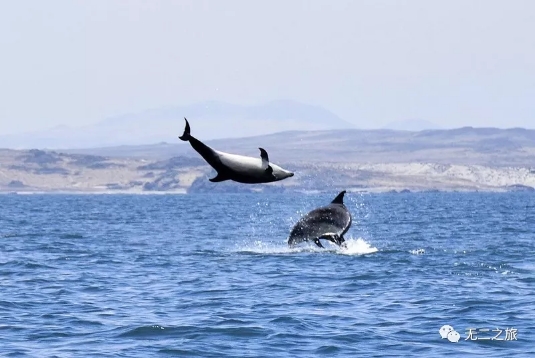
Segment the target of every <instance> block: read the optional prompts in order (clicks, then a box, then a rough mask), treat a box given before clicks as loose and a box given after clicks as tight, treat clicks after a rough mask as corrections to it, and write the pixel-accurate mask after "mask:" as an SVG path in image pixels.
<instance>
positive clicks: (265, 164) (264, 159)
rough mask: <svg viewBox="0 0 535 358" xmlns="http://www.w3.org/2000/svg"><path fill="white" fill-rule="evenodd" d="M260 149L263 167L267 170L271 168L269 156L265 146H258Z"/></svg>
mask: <svg viewBox="0 0 535 358" xmlns="http://www.w3.org/2000/svg"><path fill="white" fill-rule="evenodd" d="M258 149H260V158H262V169H264V170H266V169H268V168H269V157H268V154H267V152H266V150H265V149H264V148H258Z"/></svg>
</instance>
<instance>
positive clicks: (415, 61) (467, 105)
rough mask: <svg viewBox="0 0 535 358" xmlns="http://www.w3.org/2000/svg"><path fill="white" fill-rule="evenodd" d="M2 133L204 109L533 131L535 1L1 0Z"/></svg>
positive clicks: (372, 124)
mask: <svg viewBox="0 0 535 358" xmlns="http://www.w3.org/2000/svg"><path fill="white" fill-rule="evenodd" d="M0 46H1V52H0V96H1V100H0V134H6V133H13V132H20V131H27V130H34V129H42V128H48V127H53V126H56V125H59V124H66V125H70V126H79V125H85V124H90V123H94V122H97V121H100V120H102V119H105V118H107V117H110V116H114V115H118V114H123V113H128V112H136V111H141V110H144V109H148V108H155V107H161V106H168V105H186V104H191V103H193V102H198V101H203V100H220V101H227V102H231V103H235V104H254V103H261V102H264V101H268V100H274V99H294V100H298V101H303V102H306V103H309V104H316V105H321V106H323V107H325V108H327V109H329V110H331V111H333V112H334V113H336V114H338V115H339V116H341V117H342V118H343V119H345V120H347V121H350V122H353V123H355V124H356V125H357V126H359V127H361V128H378V127H382V126H384V125H385V124H387V123H389V122H392V121H397V120H404V119H415V118H418V119H425V120H429V121H432V122H435V123H436V124H438V125H441V126H444V127H456V126H464V125H473V126H497V127H512V126H524V127H531V128H535V1H532V0H526V1H515V0H508V1H489V0H481V1H470V0H461V1H452V0H443V1H428V0H423V1H416V0H415V1H399V0H398V1H393V0H392V1H378V0H373V1H371V0H370V1H351V0H349V1H342V0H335V1H313V0H308V1H297V0H292V1H273V0H269V1H248V0H244V1H229V0H225V1H217V0H213V1H199V0H192V1H179V0H177V1H154V0H151V1H147V0H143V1H132V0H129V1H126V0H123V1H108V0H99V1H89V0H86V1H73V0H65V1H51V0H47V1H41V0H36V1H2V2H1V3H0Z"/></svg>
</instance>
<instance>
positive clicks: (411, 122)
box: [383, 119, 442, 132]
mask: <svg viewBox="0 0 535 358" xmlns="http://www.w3.org/2000/svg"><path fill="white" fill-rule="evenodd" d="M383 129H392V130H397V131H411V132H419V131H423V130H429V129H442V128H441V127H440V126H438V125H436V124H435V123H433V122H430V121H426V120H424V119H406V120H403V121H395V122H391V123H389V124H387V125H386V126H384V127H383Z"/></svg>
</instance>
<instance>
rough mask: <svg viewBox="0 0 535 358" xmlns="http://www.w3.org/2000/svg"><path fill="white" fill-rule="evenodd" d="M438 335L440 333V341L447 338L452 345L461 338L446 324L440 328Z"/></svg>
mask: <svg viewBox="0 0 535 358" xmlns="http://www.w3.org/2000/svg"><path fill="white" fill-rule="evenodd" d="M438 333H440V337H442V339H444V338H447V339H448V341H450V342H452V343H457V342H459V339H460V338H461V335H460V334H459V332H457V331H456V330H454V329H453V327H452V326H450V325H448V324H445V325H444V326H442V327H440V329H439V330H438Z"/></svg>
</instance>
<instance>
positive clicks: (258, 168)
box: [178, 117, 294, 184]
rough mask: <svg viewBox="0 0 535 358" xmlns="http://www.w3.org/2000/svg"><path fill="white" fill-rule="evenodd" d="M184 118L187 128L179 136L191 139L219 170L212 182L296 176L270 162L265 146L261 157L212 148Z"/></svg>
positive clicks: (265, 180)
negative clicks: (191, 131)
mask: <svg viewBox="0 0 535 358" xmlns="http://www.w3.org/2000/svg"><path fill="white" fill-rule="evenodd" d="M184 119H185V120H186V128H185V129H184V134H182V136H180V137H178V138H180V139H181V140H183V141H189V144H191V146H192V147H193V149H195V150H196V151H197V153H199V154H200V155H201V157H203V158H204V160H206V162H207V163H208V164H210V165H211V166H212V168H214V169H215V170H216V171H217V175H216V176H215V177H214V178H212V179H209V180H210V181H211V182H220V181H225V180H234V181H236V182H238V183H245V184H257V183H270V182H274V181H278V180H282V179H286V178H289V177H293V176H294V173H292V172H290V171H288V170H285V169H282V168H281V167H279V166H278V165H275V164H273V163H270V162H269V158H268V154H267V152H266V151H265V150H264V149H263V148H258V149H260V158H253V157H246V156H243V155H237V154H229V153H225V152H220V151H218V150H215V149H212V148H210V147H209V146H207V145H206V144H204V143H203V142H201V141H200V140H198V139H197V138H195V137H193V136H192V135H191V134H190V126H189V123H188V120H187V119H186V118H185V117H184Z"/></svg>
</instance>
